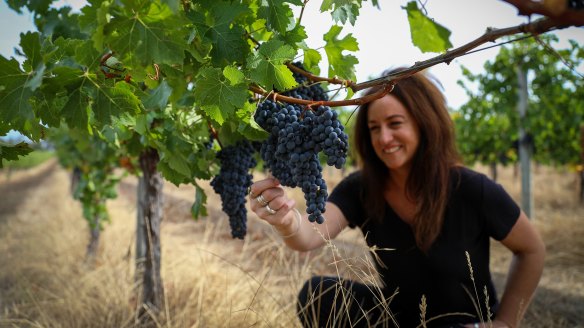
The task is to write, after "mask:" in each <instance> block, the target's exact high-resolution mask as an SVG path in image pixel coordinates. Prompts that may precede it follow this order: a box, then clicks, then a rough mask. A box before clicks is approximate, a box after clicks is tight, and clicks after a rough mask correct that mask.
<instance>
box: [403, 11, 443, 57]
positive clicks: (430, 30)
mask: <svg viewBox="0 0 584 328" xmlns="http://www.w3.org/2000/svg"><path fill="white" fill-rule="evenodd" d="M404 9H405V10H406V11H407V13H408V21H409V23H410V32H411V35H412V43H413V44H414V45H415V46H416V47H418V48H419V49H420V50H421V51H422V52H444V51H446V50H447V49H449V48H452V44H451V43H450V31H449V30H448V29H446V28H445V27H443V26H442V25H440V24H438V23H436V22H434V21H433V20H432V19H430V18H428V16H426V15H425V14H424V13H422V12H421V11H420V10H419V9H418V4H417V2H416V1H410V2H408V4H407V6H406V7H405V8H404Z"/></svg>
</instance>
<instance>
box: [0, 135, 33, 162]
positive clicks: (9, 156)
mask: <svg viewBox="0 0 584 328" xmlns="http://www.w3.org/2000/svg"><path fill="white" fill-rule="evenodd" d="M32 151H33V149H32V148H30V146H29V145H28V144H27V143H26V142H24V141H23V142H21V143H18V144H16V145H8V144H5V143H3V142H0V169H1V168H2V167H3V165H2V162H3V160H7V161H16V160H18V157H22V156H26V155H27V154H29V153H31V152H32Z"/></svg>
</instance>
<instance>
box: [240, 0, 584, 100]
mask: <svg viewBox="0 0 584 328" xmlns="http://www.w3.org/2000/svg"><path fill="white" fill-rule="evenodd" d="M503 1H507V2H514V0H503ZM583 12H584V11H583ZM583 16H584V15H583ZM570 26H584V17H582V18H581V19H578V20H577V23H573V22H572V21H566V20H561V21H559V20H556V19H554V18H549V17H544V18H540V19H537V20H535V21H533V22H530V23H525V24H520V25H517V26H512V27H507V28H500V29H498V28H488V29H487V31H486V32H485V34H483V35H482V36H480V37H478V38H477V39H475V40H473V41H471V42H469V43H467V44H465V45H462V46H460V47H458V48H455V49H452V50H449V51H446V52H445V53H443V54H441V55H438V56H436V57H433V58H430V59H428V60H424V61H420V62H416V63H415V64H414V65H412V66H410V67H409V68H406V69H404V70H401V71H398V72H394V73H392V74H390V75H387V76H384V77H381V78H377V79H373V80H370V81H366V82H362V83H355V82H353V81H350V80H343V79H339V78H337V77H334V78H325V77H319V76H315V75H313V74H311V73H309V72H306V71H304V70H302V69H300V68H298V67H295V66H294V65H291V64H288V68H289V69H290V70H292V71H294V72H297V73H300V74H303V75H304V76H306V77H308V79H310V80H312V81H319V82H321V81H325V82H328V83H330V84H340V85H344V86H346V87H348V88H351V90H353V91H354V92H357V91H361V90H364V89H368V88H371V87H375V86H380V85H384V86H385V87H384V88H382V89H381V90H380V91H378V92H376V93H374V94H371V95H368V96H365V97H359V98H354V99H346V100H336V101H335V100H331V101H319V102H315V101H311V100H303V99H297V98H292V97H287V96H283V95H281V94H278V93H274V92H268V91H265V90H263V89H261V88H259V87H258V86H250V88H249V90H250V91H252V92H254V93H257V94H259V95H262V96H265V97H270V98H272V99H273V100H274V101H284V102H287V103H292V104H299V105H307V106H308V105H310V106H314V105H317V104H319V105H324V106H329V107H339V106H352V105H362V104H365V103H367V102H370V101H373V100H375V99H378V98H381V97H382V96H383V95H385V94H386V93H387V92H390V91H391V90H392V89H393V85H395V84H397V83H398V82H399V81H400V80H403V79H405V78H407V77H409V76H412V75H414V74H415V73H417V72H420V71H422V70H424V69H426V68H429V67H432V66H435V65H438V64H441V63H446V64H450V62H451V61H452V60H453V59H455V58H457V57H461V56H464V55H466V54H468V53H469V52H470V51H471V50H473V49H475V48H477V47H479V46H481V45H483V44H485V43H487V42H494V41H495V40H497V39H499V38H502V37H504V36H509V35H515V34H519V33H526V34H531V35H539V34H543V33H546V32H549V31H552V30H556V29H563V28H567V27H570Z"/></svg>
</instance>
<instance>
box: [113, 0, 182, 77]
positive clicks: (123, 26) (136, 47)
mask: <svg viewBox="0 0 584 328" xmlns="http://www.w3.org/2000/svg"><path fill="white" fill-rule="evenodd" d="M172 15H173V13H172V11H171V10H170V9H169V8H168V7H167V6H166V5H163V4H159V3H155V2H152V3H150V6H146V8H144V9H142V10H141V11H140V12H136V13H134V14H133V15H128V16H123V15H120V16H116V17H115V18H113V19H112V20H111V22H110V23H109V24H108V25H107V26H106V28H105V30H106V31H108V32H109V33H108V34H109V35H108V36H107V38H106V41H107V42H110V43H111V48H112V49H115V51H116V52H120V53H126V52H129V53H132V54H140V56H139V57H138V56H132V57H131V60H130V62H129V63H128V65H130V66H133V67H138V66H140V65H145V64H150V63H152V62H155V63H167V64H174V63H176V62H180V61H182V59H183V57H184V55H183V52H184V50H185V49H186V47H187V44H186V40H187V30H186V29H185V28H183V27H184V24H183V23H184V20H183V19H181V16H180V15H174V16H172ZM171 16H172V17H171ZM123 61H124V62H126V60H124V59H123Z"/></svg>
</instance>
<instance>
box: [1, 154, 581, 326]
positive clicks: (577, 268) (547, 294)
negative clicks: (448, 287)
mask: <svg viewBox="0 0 584 328" xmlns="http://www.w3.org/2000/svg"><path fill="white" fill-rule="evenodd" d="M43 170H44V171H43ZM479 170H481V169H480V168H479ZM325 177H326V178H327V181H328V182H329V185H331V186H333V185H334V184H336V183H337V182H338V180H339V179H340V177H339V176H338V174H336V173H329V172H327V173H325ZM500 181H501V183H502V184H503V185H504V186H505V188H506V189H507V190H509V192H510V193H511V195H512V196H513V197H514V198H515V199H517V200H518V199H519V188H520V186H519V183H520V182H519V179H516V178H514V177H513V173H512V170H511V169H505V170H503V171H502V172H500ZM576 182H577V181H576V178H575V174H571V173H566V172H558V171H556V170H553V169H549V168H543V167H542V168H538V171H537V172H536V174H535V175H534V188H535V195H534V199H535V205H536V206H535V213H536V215H535V224H536V225H537V226H538V228H539V229H540V230H541V232H542V234H543V235H544V239H545V241H546V244H547V248H548V259H547V262H546V269H545V271H544V277H543V279H542V283H541V287H540V288H539V290H538V293H537V295H536V298H535V300H534V303H533V305H532V306H531V307H530V308H529V311H528V314H527V318H526V321H525V325H524V326H526V327H582V322H583V321H584V315H583V312H584V311H583V309H584V251H583V249H584V241H583V240H584V239H583V238H582V237H581V236H582V235H583V233H584V225H583V224H582V223H581V222H580V221H581V220H582V218H584V208H583V207H581V206H579V205H578V204H577V201H576V198H575V197H576V190H577V189H576ZM68 183H69V181H68V175H67V172H65V171H63V170H61V169H59V168H55V167H50V163H48V164H45V165H44V166H43V167H41V168H37V169H34V170H31V171H27V172H19V174H18V175H12V176H11V178H10V180H7V179H2V180H0V195H2V196H1V197H2V198H1V200H0V240H1V242H0V327H135V326H136V325H135V318H134V313H135V312H136V311H135V307H136V300H135V298H134V296H133V295H134V293H133V285H134V272H133V251H134V249H133V247H134V229H135V214H136V213H135V206H134V203H135V191H134V190H135V189H134V188H135V187H134V183H133V181H132V180H131V179H130V180H127V181H126V182H125V183H124V184H123V185H122V186H121V187H120V197H119V198H118V199H116V200H115V201H111V202H110V203H108V206H109V209H110V212H111V215H112V222H111V224H108V225H106V228H105V231H104V232H103V234H102V237H101V247H100V253H99V256H98V263H97V265H96V266H95V267H93V266H91V267H90V266H87V265H85V264H84V263H83V257H84V253H85V247H86V242H87V236H88V228H87V225H86V223H85V221H84V220H83V219H82V216H81V209H80V205H79V204H78V203H76V202H75V201H74V200H72V199H71V198H70V196H69V190H68ZM202 184H203V185H204V186H205V187H206V188H208V184H205V183H204V182H203V183H202ZM207 190H209V189H207ZM165 191H166V193H167V197H166V206H165V221H164V222H163V225H162V252H163V254H162V259H163V264H162V268H163V272H162V275H163V281H164V283H165V291H166V311H165V312H166V316H165V317H166V318H165V319H163V320H162V321H160V326H161V327H298V326H299V322H298V320H297V318H296V315H295V299H296V293H297V290H298V289H299V288H300V286H301V285H302V284H303V283H304V281H305V280H306V279H307V278H309V277H310V276H311V275H313V274H338V275H341V276H343V277H350V278H354V279H358V280H361V281H367V282H375V281H376V279H377V277H376V275H375V273H374V272H373V271H372V270H371V267H372V264H371V258H370V257H369V256H367V255H364V254H366V253H367V248H366V246H365V244H364V243H363V239H362V236H361V235H360V233H359V232H358V231H356V230H352V231H346V232H343V233H342V235H341V236H340V237H339V238H338V239H337V240H335V241H333V242H332V243H330V244H329V245H328V246H327V247H324V248H323V249H321V250H318V251H313V252H309V253H298V252H293V251H291V250H288V249H286V248H285V247H284V246H282V243H281V241H280V240H279V238H278V237H277V235H276V233H275V232H273V231H272V230H271V229H270V228H269V227H268V226H266V225H265V224H264V223H262V222H260V221H259V220H257V219H255V218H253V217H250V218H249V228H248V236H247V237H246V240H245V241H240V240H233V239H231V237H230V232H229V228H228V225H227V220H226V217H225V215H224V214H223V213H222V212H220V210H219V208H220V207H219V206H218V205H219V199H218V197H217V196H216V195H214V194H213V193H212V192H210V193H209V200H208V203H209V204H208V205H209V216H208V217H206V218H202V219H200V220H198V221H193V220H192V219H190V214H189V208H190V202H191V200H192V198H193V194H194V191H193V190H192V189H191V188H190V187H187V186H181V187H180V188H177V187H174V186H172V185H167V186H165ZM294 193H295V194H294V195H295V197H297V201H298V202H299V203H300V204H302V196H301V195H300V194H298V193H297V192H296V191H294ZM508 263H509V255H508V254H507V252H506V251H504V250H503V249H502V248H501V247H499V246H497V245H494V246H493V268H494V270H493V271H494V275H495V278H496V283H497V285H498V286H499V288H501V286H502V284H503V278H504V274H505V273H506V269H507V266H508ZM478 288H481V287H480V286H478ZM481 290H482V289H480V290H479V292H480V291H481ZM390 306H391V305H390Z"/></svg>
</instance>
